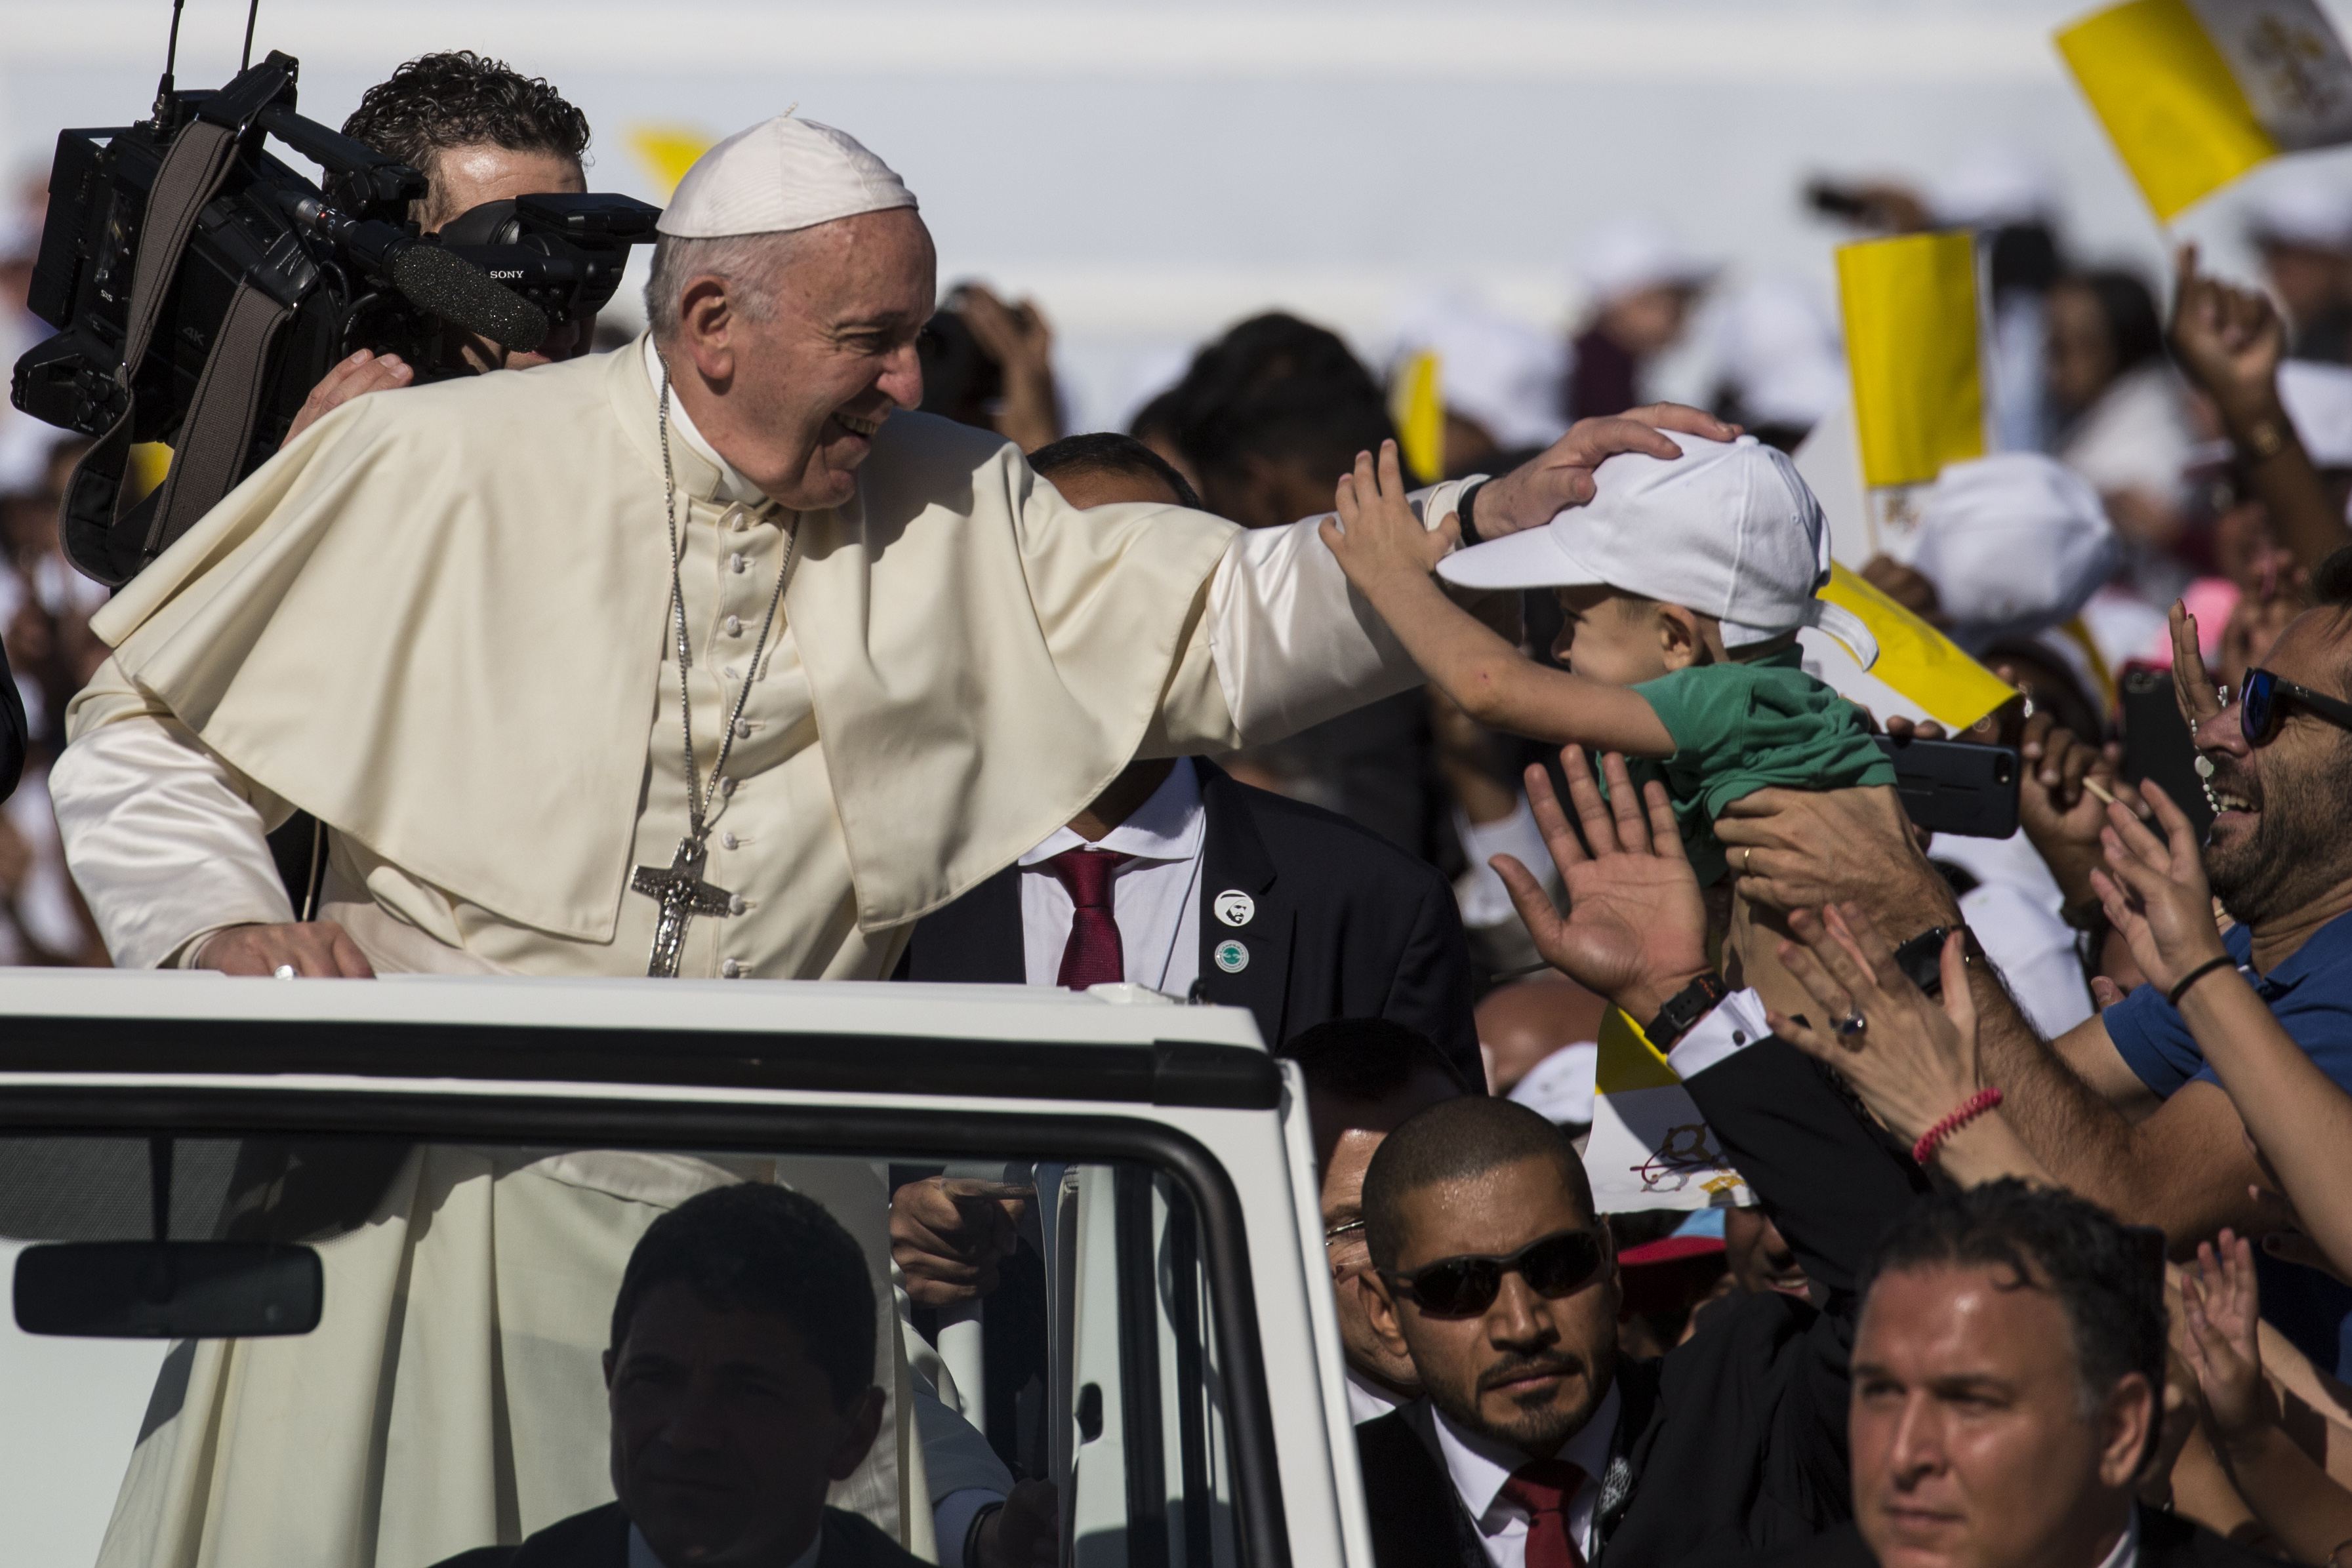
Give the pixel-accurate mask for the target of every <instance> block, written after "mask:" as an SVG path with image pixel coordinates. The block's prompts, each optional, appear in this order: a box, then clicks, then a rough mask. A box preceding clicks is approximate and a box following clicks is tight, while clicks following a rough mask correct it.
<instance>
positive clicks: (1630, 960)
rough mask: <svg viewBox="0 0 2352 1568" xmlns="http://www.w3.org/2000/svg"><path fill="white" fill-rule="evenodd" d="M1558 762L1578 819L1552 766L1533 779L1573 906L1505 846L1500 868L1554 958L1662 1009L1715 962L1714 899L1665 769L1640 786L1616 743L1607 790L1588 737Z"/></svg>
mask: <svg viewBox="0 0 2352 1568" xmlns="http://www.w3.org/2000/svg"><path fill="white" fill-rule="evenodd" d="M1559 763H1560V771H1561V772H1562V774H1564V775H1565V776H1566V778H1567V779H1568V796H1569V800H1570V802H1572V803H1573V804H1574V806H1575V808H1576V820H1577V824H1578V826H1573V827H1572V826H1570V823H1569V821H1568V814H1567V813H1566V812H1565V811H1563V810H1560V805H1559V796H1557V795H1555V794H1554V793H1553V792H1552V788H1551V780H1550V779H1549V778H1547V777H1546V776H1545V773H1544V770H1543V769H1542V768H1528V771H1527V788H1528V805H1529V806H1530V807H1532V808H1533V809H1534V811H1535V817H1536V825H1537V827H1538V828H1539V829H1540V830H1541V831H1542V832H1543V837H1544V845H1545V847H1546V848H1547V849H1549V851H1550V852H1551V860H1552V864H1553V866H1554V867H1556V868H1557V869H1558V870H1559V880H1560V884H1561V886H1562V887H1563V888H1564V889H1565V890H1566V892H1567V895H1568V913H1567V914H1566V915H1562V914H1561V913H1560V912H1559V909H1557V908H1555V907H1554V906H1553V904H1552V901H1551V899H1550V897H1549V895H1548V894H1546V893H1545V892H1544V890H1543V884H1542V883H1539V882H1538V881H1537V880H1536V875H1535V873H1533V872H1531V871H1529V870H1528V868H1527V867H1526V866H1524V865H1522V864H1521V863H1519V862H1518V861H1517V859H1515V858H1514V857H1512V856H1510V855H1496V857H1495V860H1494V866H1495V871H1496V874H1498V875H1500V876H1501V877H1502V879H1503V884H1504V885H1505V886H1506V887H1507V888H1509V889H1510V893H1511V903H1512V904H1514V905H1516V906H1517V909H1518V912H1519V918H1520V919H1521V920H1524V921H1526V922H1527V926H1528V935H1529V936H1533V937H1534V938H1535V944H1536V951H1537V952H1538V953H1540V954H1542V955H1543V956H1544V960H1545V961H1546V962H1547V963H1549V964H1550V965H1551V967H1553V968H1555V969H1558V970H1559V972H1560V973H1561V974H1563V975H1566V976H1567V977H1569V978H1570V979H1571V980H1574V981H1575V982H1576V983H1577V984H1579V985H1580V986H1582V987H1583V988H1585V989H1587V990H1589V991H1592V992H1594V993H1596V994H1598V995H1600V996H1602V997H1606V998H1608V999H1609V1000H1610V1001H1611V1002H1612V1003H1613V1004H1615V1005H1616V1006H1617V1007H1619V1008H1621V1009H1623V1010H1624V1011H1625V1012H1626V1013H1628V1014H1629V1015H1631V1016H1632V1017H1633V1018H1637V1019H1648V1018H1653V1017H1654V1016H1656V1014H1657V1011H1658V1009H1660V1008H1661V1007H1663V1006H1664V1005H1665V1002H1666V1001H1667V999H1668V998H1671V997H1673V996H1674V995H1675V993H1676V992H1678V991H1680V990H1681V989H1682V988H1684V987H1685V986H1687V985H1688V984H1690V982H1691V981H1692V980H1693V979H1694V978H1696V977H1697V976H1699V975H1702V974H1705V973H1706V972H1707V970H1708V969H1710V968H1711V967H1713V966H1711V965H1710V964H1708V962H1707V959H1706V904H1704V903H1703V902H1702V901H1701V899H1700V897H1699V891H1698V878H1697V877H1696V875H1695V874H1694V873H1692V871H1691V867H1690V860H1689V857H1688V856H1687V855H1685V853H1684V852H1683V839H1682V833H1681V831H1680V830H1679V829H1678V828H1677V827H1676V826H1675V813H1674V808H1673V807H1672V806H1671V805H1669V804H1668V803H1667V800H1666V789H1665V786H1664V784H1661V783H1659V782H1658V781H1656V780H1655V779H1653V780H1651V781H1650V783H1649V784H1648V786H1647V788H1645V789H1642V790H1640V791H1636V790H1635V789H1634V788H1633V779H1632V778H1631V776H1630V775H1629V774H1628V772H1627V770H1626V768H1625V758H1623V757H1622V755H1620V754H1618V753H1616V752H1613V751H1612V752H1610V753H1608V754H1606V755H1605V756H1603V757H1602V758H1601V770H1602V771H1603V772H1604V773H1605V774H1606V775H1607V776H1608V779H1609V798H1608V799H1607V800H1602V799H1601V789H1600V786H1599V785H1597V784H1596V783H1594V782H1593V778H1592V768H1591V764H1589V763H1588V762H1586V760H1585V758H1584V752H1583V749H1582V748H1581V747H1574V746H1570V747H1563V748H1562V749H1561V751H1560V754H1559ZM1579 827H1580V828H1581V830H1582V836H1581V837H1579V831H1578V830H1579Z"/></svg>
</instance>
